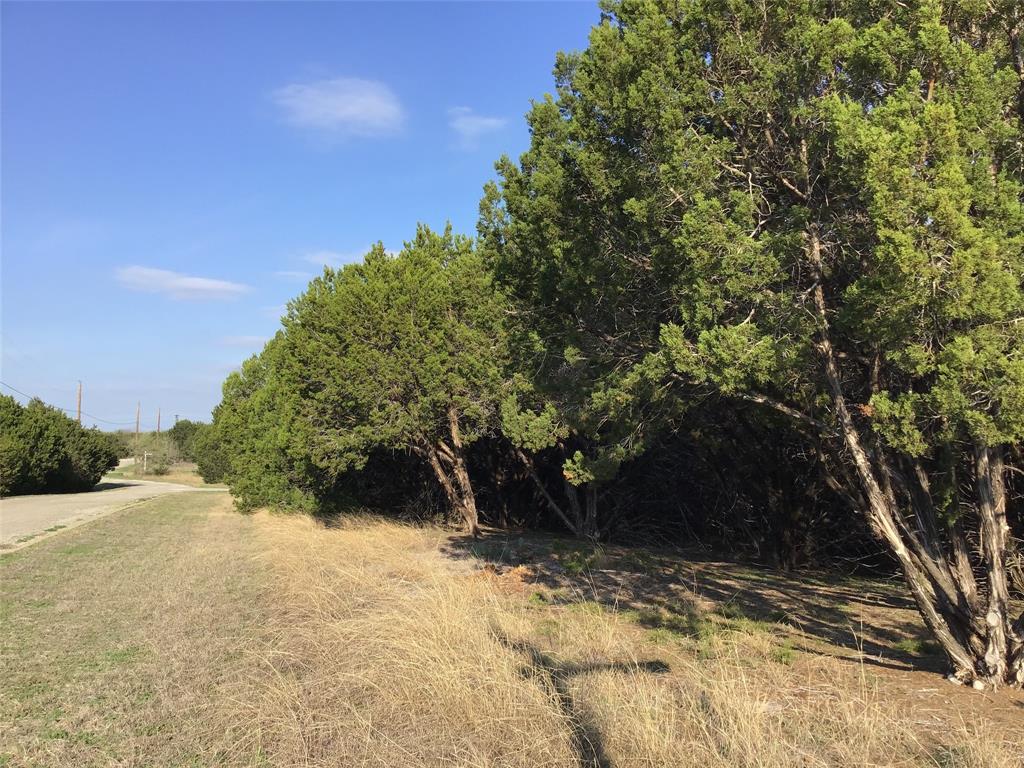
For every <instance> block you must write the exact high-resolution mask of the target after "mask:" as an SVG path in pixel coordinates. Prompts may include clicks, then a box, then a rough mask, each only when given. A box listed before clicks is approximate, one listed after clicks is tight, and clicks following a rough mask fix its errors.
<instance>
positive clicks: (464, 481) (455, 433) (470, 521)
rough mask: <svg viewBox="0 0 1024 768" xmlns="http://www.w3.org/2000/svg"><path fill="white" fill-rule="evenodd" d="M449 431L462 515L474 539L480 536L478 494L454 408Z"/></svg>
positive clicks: (451, 413)
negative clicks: (470, 476) (470, 472)
mask: <svg viewBox="0 0 1024 768" xmlns="http://www.w3.org/2000/svg"><path fill="white" fill-rule="evenodd" d="M448 430H449V432H450V433H451V437H452V448H451V450H450V453H451V465H452V472H453V473H454V475H455V482H456V483H457V484H458V487H459V494H460V496H461V499H462V514H463V517H464V518H465V520H466V529H467V530H468V531H469V532H470V533H471V534H473V536H474V537H477V536H479V535H480V520H479V516H478V514H477V508H476V494H474V493H473V485H472V483H471V482H470V481H469V470H468V469H466V451H465V448H464V447H463V445H462V433H461V431H460V430H459V415H458V413H457V412H456V410H455V409H454V408H449V409H448Z"/></svg>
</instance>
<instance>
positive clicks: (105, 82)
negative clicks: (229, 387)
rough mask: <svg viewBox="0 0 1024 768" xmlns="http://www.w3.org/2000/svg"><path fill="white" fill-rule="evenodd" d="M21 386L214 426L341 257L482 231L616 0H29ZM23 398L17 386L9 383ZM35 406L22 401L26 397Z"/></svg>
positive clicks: (18, 231) (12, 171) (15, 315)
mask: <svg viewBox="0 0 1024 768" xmlns="http://www.w3.org/2000/svg"><path fill="white" fill-rule="evenodd" d="M0 13H2V105H0V106H2V110H0V112H2V135H0V142H2V179H0V181H2V188H0V194H2V216H3V221H2V243H0V244H2V273H0V275H2V310H0V311H2V316H0V320H2V328H0V333H2V337H0V343H2V360H0V374H2V375H0V379H2V380H3V382H5V383H6V384H8V385H11V386H14V387H17V388H18V389H20V390H22V391H23V392H27V393H30V394H34V395H38V396H40V397H42V398H43V399H45V400H47V401H48V402H51V403H54V404H57V405H59V406H73V405H74V395H75V388H76V386H77V384H76V382H77V381H78V380H82V382H83V385H84V405H83V409H84V410H85V411H86V412H87V413H88V414H91V415H92V416H93V417H98V418H99V419H103V420H104V421H103V422H96V419H95V418H93V419H90V418H87V419H85V421H86V422H87V423H92V422H96V423H98V424H99V425H100V426H103V427H107V428H110V427H111V426H112V425H111V424H109V423H108V422H131V421H132V420H133V419H134V413H135V403H136V401H140V400H141V402H142V412H143V428H152V427H153V426H154V424H155V420H156V410H157V408H158V407H159V408H161V409H162V412H163V424H164V426H166V425H168V424H169V423H170V422H171V421H173V417H174V414H179V415H180V416H182V417H188V418H199V419H206V418H208V417H209V413H210V409H211V408H212V407H213V406H214V405H215V404H216V402H217V401H218V400H219V399H220V385H221V382H222V381H223V379H224V377H225V376H226V375H227V373H228V372H229V371H230V370H231V369H232V368H234V367H236V366H237V365H238V364H239V363H240V362H241V360H243V359H244V358H245V357H248V356H249V355H250V354H252V353H254V352H256V351H258V350H259V348H260V347H261V346H262V341H263V340H264V339H265V338H267V337H269V336H270V335H272V334H273V332H274V330H275V329H276V327H277V325H278V318H279V316H280V313H281V311H282V310H283V305H284V304H285V302H286V301H287V300H288V299H289V298H291V297H292V296H294V295H296V294H297V293H299V292H300V291H301V290H302V289H303V287H304V285H305V282H306V281H307V280H308V279H309V277H310V276H312V275H313V274H314V273H316V272H317V271H319V269H320V268H321V265H322V264H323V263H331V264H337V263H342V262H345V261H350V260H354V259H357V258H358V257H359V256H361V254H362V253H363V252H364V251H365V250H366V248H367V246H368V245H369V244H370V243H372V242H374V241H376V240H382V241H384V243H385V245H386V246H387V247H388V248H397V247H399V246H400V245H401V243H402V241H403V240H405V239H408V238H409V237H411V235H412V233H413V232H414V228H415V225H416V222H418V221H423V222H426V223H428V224H430V225H431V226H436V227H441V226H443V225H444V222H445V221H446V220H448V219H450V220H451V221H452V223H453V224H454V226H455V228H456V229H457V230H459V231H463V232H466V233H472V232H473V231H474V226H475V221H476V211H477V202H478V200H479V197H480V192H481V187H482V185H483V184H484V182H485V181H486V180H487V179H489V178H492V177H493V163H494V161H495V160H496V159H497V158H498V157H499V156H500V155H501V154H502V153H509V154H512V155H516V154H518V153H519V152H521V151H522V150H523V149H525V148H526V146H527V141H528V136H527V131H526V125H525V121H524V120H523V115H524V114H525V112H526V111H527V110H528V108H529V102H530V100H531V99H537V98H541V97H542V96H543V94H545V93H547V92H550V91H552V90H553V87H554V83H553V80H552V76H551V69H552V65H553V63H554V56H555V53H556V51H558V50H573V49H580V48H582V47H584V46H585V44H586V36H587V32H588V30H589V28H590V26H591V25H592V24H594V23H595V22H596V21H597V20H598V18H599V12H598V9H597V7H596V4H594V3H590V2H563V3H552V4H548V3H507V4H506V3H483V2H473V3H469V2H466V3H450V4H448V3H414V4H402V3H376V4H374V3H351V4H350V3H344V4H342V3H338V4H328V3H308V4H307V3H287V4H284V3H282V4H277V3H166V4H165V3H98V4H92V3H78V2H75V3H68V4H62V3H10V2H5V3H3V5H2V8H0ZM4 391H5V392H7V393H8V394H10V391H9V390H4ZM19 399H23V398H20V397H19Z"/></svg>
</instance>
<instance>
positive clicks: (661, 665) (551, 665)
mask: <svg viewBox="0 0 1024 768" xmlns="http://www.w3.org/2000/svg"><path fill="white" fill-rule="evenodd" d="M494 637H495V639H496V640H497V641H498V642H499V643H501V645H503V646H504V647H505V648H508V649H510V650H512V651H515V652H517V653H521V654H523V655H525V656H526V658H527V659H528V660H529V665H528V666H526V667H524V668H523V669H522V671H521V674H522V676H523V677H524V678H525V679H528V680H533V681H534V682H536V683H537V685H539V686H540V687H541V689H543V690H544V691H545V692H552V693H554V695H555V698H556V699H557V701H558V705H559V707H560V708H561V710H562V714H563V715H565V718H566V721H567V722H568V723H569V728H570V730H571V740H572V748H573V750H574V751H575V752H576V756H577V759H578V761H579V765H580V766H581V768H610V766H611V762H610V761H609V759H608V756H607V755H606V754H605V751H604V745H603V742H602V740H601V734H600V733H599V732H598V730H597V728H595V727H594V726H593V724H592V723H590V721H589V718H587V717H586V715H585V714H584V713H583V712H582V711H581V710H580V708H579V706H578V705H577V704H576V701H575V699H574V698H573V695H572V690H571V688H570V685H569V681H570V679H571V678H572V677H573V676H575V675H580V674H587V673H590V672H607V671H612V672H636V671H646V672H652V673H655V674H664V673H665V672H668V671H669V667H668V665H667V664H666V663H665V662H663V661H658V660H654V661H641V662H628V663H627V662H593V663H589V664H577V663H573V662H566V661H559V660H557V659H555V658H553V657H552V656H549V655H548V654H546V653H544V652H543V651H541V650H540V649H539V648H537V647H536V646H535V645H533V644H531V643H528V642H526V641H525V640H512V639H511V638H509V637H508V636H507V635H505V634H503V633H501V632H498V631H494Z"/></svg>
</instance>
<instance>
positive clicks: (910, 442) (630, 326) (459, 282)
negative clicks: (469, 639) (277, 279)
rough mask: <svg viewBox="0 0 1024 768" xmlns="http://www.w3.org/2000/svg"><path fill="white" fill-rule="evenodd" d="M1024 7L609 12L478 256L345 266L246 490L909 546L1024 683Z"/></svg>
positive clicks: (761, 546) (936, 585) (228, 397)
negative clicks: (1017, 572) (1021, 548)
mask: <svg viewBox="0 0 1024 768" xmlns="http://www.w3.org/2000/svg"><path fill="white" fill-rule="evenodd" d="M1022 24H1024V22H1022V17H1021V13H1020V7H1019V3H1016V2H1000V1H997V2H993V3H987V4H978V3H975V4H959V5H958V4H940V3H934V2H927V1H925V0H911V1H910V2H903V1H902V0H900V1H898V2H897V1H896V0H892V1H891V2H889V1H883V2H880V3H879V2H871V3H868V2H863V1H862V0H851V1H850V2H839V3H836V2H831V1H830V2H828V3H825V2H823V1H822V2H810V3H764V2H739V3H729V4H720V3H719V4H715V3H712V4H711V5H708V4H706V3H701V2H696V1H695V0H683V2H676V1H675V0H673V2H668V1H667V0H666V1H665V2H605V3H603V4H602V14H601V20H600V23H599V24H598V26H596V27H595V28H594V29H593V31H592V33H591V36H590V45H589V48H588V49H587V50H586V51H584V52H582V53H578V54H561V55H559V56H558V58H557V62H556V66H555V77H556V86H557V93H556V95H555V96H554V97H547V98H545V99H543V100H541V101H538V102H535V103H534V104H533V106H532V108H531V109H530V112H529V115H528V118H527V120H528V124H529V129H530V134H531V144H530V148H529V149H528V150H527V151H526V152H525V153H524V154H523V155H522V156H521V157H520V158H519V161H518V162H515V161H513V160H511V159H509V158H502V159H501V160H500V161H499V162H498V164H497V171H498V176H499V180H498V182H497V183H491V184H488V185H487V186H486V188H485V192H484V197H483V200H482V201H481V204H480V218H479V223H478V230H477V235H478V237H477V238H476V240H475V241H471V240H470V239H468V238H465V237H460V236H457V235H455V234H453V233H452V232H451V231H450V230H449V231H445V232H444V233H441V234H439V233H436V232H432V231H430V230H429V229H427V228H426V227H420V228H419V229H418V231H417V232H416V235H415V237H414V238H413V239H412V240H411V241H410V242H408V243H407V244H406V245H405V247H404V248H403V249H402V251H401V252H400V253H398V254H397V255H393V254H391V253H388V252H387V251H385V249H384V247H383V246H382V245H378V246H376V247H375V248H373V249H372V250H371V252H370V253H368V254H367V255H366V257H365V258H364V260H363V261H362V263H359V264H353V265H349V266H345V267H343V268H341V269H338V270H331V269H327V270H325V271H324V273H323V275H322V276H320V277H318V278H317V279H315V280H314V281H313V282H312V283H311V284H310V285H309V287H308V288H307V290H306V291H305V292H304V293H303V294H302V295H300V296H299V297H298V298H296V299H295V300H293V301H292V302H291V303H290V304H289V306H288V311H287V314H286V316H285V317H284V320H283V327H282V328H281V330H280V331H279V332H278V334H277V335H276V337H275V338H274V339H273V340H272V341H271V342H270V343H269V344H267V346H266V348H265V349H264V350H263V352H262V353H261V354H259V355H257V356H256V357H254V358H252V359H250V360H248V361H247V362H246V363H245V364H244V365H243V367H242V370H241V372H239V373H234V374H232V375H231V376H230V377H229V378H228V380H227V381H226V382H225V385H224V394H223V401H222V402H221V404H220V405H219V406H218V408H217V409H216V412H215V418H214V427H213V431H212V432H211V435H210V439H211V441H212V442H213V443H215V444H216V445H217V446H219V455H220V456H221V457H222V461H223V474H224V478H225V479H226V480H227V482H228V483H229V484H230V486H231V488H232V491H233V492H234V494H235V497H236V499H237V500H238V503H239V505H240V506H241V507H243V508H252V507H256V506H263V505H274V506H278V507H290V508H295V509H302V510H309V511H322V510H328V509H336V508H340V507H343V506H344V505H345V504H346V503H357V504H358V503H361V504H369V505H372V506H374V507H377V508H383V509H394V510H413V511H415V510H420V511H422V510H425V509H429V508H431V507H436V506H437V505H438V500H439V499H440V500H443V504H444V506H445V507H446V508H447V509H449V510H451V511H452V512H454V513H455V514H456V515H457V516H458V517H459V518H460V519H461V520H462V521H463V522H464V524H465V527H466V529H467V530H468V531H469V532H471V533H476V531H477V529H478V526H479V521H480V519H481V517H482V518H483V519H484V520H486V521H489V522H491V523H496V524H500V525H504V524H514V525H530V526H535V525H541V526H555V527H560V528H564V529H568V530H569V531H572V532H573V533H575V534H577V535H579V536H585V537H589V538H594V539H599V538H606V537H609V536H624V535H629V536H634V537H640V536H646V537H647V538H655V537H660V539H661V540H672V541H677V542H689V543H700V544H704V545H718V546H721V545H726V546H728V547H730V548H733V549H740V550H747V551H750V552H753V553H754V554H756V555H759V556H761V557H763V558H765V559H770V560H774V561H776V562H778V563H781V564H787V565H799V564H801V563H805V562H814V561H818V562H820V561H835V560H836V559H848V560H854V559H858V558H863V557H868V558H872V559H874V560H875V561H876V562H877V561H878V558H879V556H880V555H881V556H883V557H884V558H885V559H886V562H888V563H889V564H890V565H891V566H895V567H897V568H898V569H899V571H900V572H901V573H902V574H903V577H904V579H905V581H906V584H907V589H908V592H909V593H910V594H911V595H912V596H913V598H914V599H915V600H916V602H917V604H918V606H919V607H920V609H921V614H922V616H923V618H924V620H925V622H926V623H927V625H928V627H929V628H930V629H931V630H932V632H933V634H934V635H935V637H936V639H937V640H938V642H939V643H940V644H941V645H942V647H943V649H944V650H945V651H946V653H947V655H948V656H949V659H950V662H951V667H952V668H953V670H954V671H955V672H956V674H957V675H958V677H959V678H960V679H962V680H965V681H969V680H986V681H992V682H996V683H1006V684H1013V685H1021V684H1024V615H1020V616H1018V615H1016V612H1015V611H1016V610H1017V609H1015V608H1014V606H1015V605H1016V603H1015V601H1016V600H1017V599H1019V598H1020V597H1021V594H1020V592H1019V586H1017V587H1015V586H1014V581H1013V569H1012V567H1011V562H1012V558H1013V556H1014V554H1013V553H1014V551H1015V548H1016V546H1017V545H1016V543H1015V536H1019V535H1020V532H1021V529H1020V525H1021V498H1020V482H1021V481H1020V477H1021V475H1020V471H1021V470H1022V469H1024V466H1022V456H1021V442H1022V440H1024V288H1022V280H1024V161H1022V155H1021V147H1022V146H1024V127H1022V121H1024V59H1022V58H1021V53H1020V51H1021V45H1022V42H1021V40H1022V34H1024V30H1022ZM1015 470H1016V471H1015ZM1015 484H1016V485H1015ZM1015 590H1017V591H1016V592H1015Z"/></svg>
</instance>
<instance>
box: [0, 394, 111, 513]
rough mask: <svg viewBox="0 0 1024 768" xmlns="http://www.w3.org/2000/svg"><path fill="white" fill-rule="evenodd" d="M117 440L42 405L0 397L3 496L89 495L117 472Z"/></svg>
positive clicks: (0, 460)
mask: <svg viewBox="0 0 1024 768" xmlns="http://www.w3.org/2000/svg"><path fill="white" fill-rule="evenodd" d="M118 455H119V449H118V444H117V440H116V438H114V437H113V436H111V435H109V434H107V433H104V432H100V431H99V430H97V429H84V428H82V426H81V425H80V424H78V423H77V422H76V421H74V420H73V419H69V418H68V417H67V416H65V415H64V414H63V413H61V412H60V411H58V410H57V409H55V408H51V407H50V406H48V405H46V404H45V403H43V402H42V401H40V400H32V401H31V402H29V403H28V405H25V406H23V405H21V404H20V403H18V402H17V401H16V400H15V399H14V398H13V397H9V396H6V395H2V396H0V496H13V495H17V494H26V493H62V492H69V491H85V490H88V489H90V488H92V487H93V486H94V485H96V483H98V482H99V481H100V478H101V477H103V474H104V473H105V472H108V471H109V470H111V469H113V468H114V467H116V466H117V459H118Z"/></svg>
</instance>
